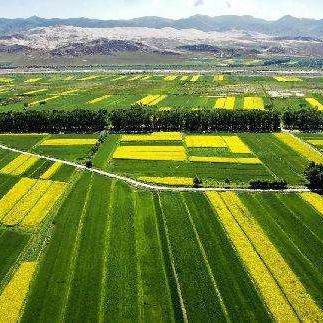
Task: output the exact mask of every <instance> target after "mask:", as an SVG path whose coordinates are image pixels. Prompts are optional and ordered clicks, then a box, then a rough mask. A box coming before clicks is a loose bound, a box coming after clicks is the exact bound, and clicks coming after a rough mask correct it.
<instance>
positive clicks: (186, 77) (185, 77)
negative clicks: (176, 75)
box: [180, 75, 189, 81]
mask: <svg viewBox="0 0 323 323" xmlns="http://www.w3.org/2000/svg"><path fill="white" fill-rule="evenodd" d="M188 78H189V76H188V75H184V76H182V77H181V78H180V81H187V80H188Z"/></svg>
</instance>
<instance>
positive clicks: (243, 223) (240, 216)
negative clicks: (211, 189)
mask: <svg viewBox="0 0 323 323" xmlns="http://www.w3.org/2000/svg"><path fill="white" fill-rule="evenodd" d="M220 195H221V197H222V198H223V201H224V202H225V203H226V205H227V207H228V209H229V210H230V212H231V214H232V216H233V217H234V219H235V221H236V222H237V223H238V224H239V226H240V227H241V228H242V229H243V231H244V233H245V234H246V235H247V237H248V238H249V240H250V242H251V243H252V244H253V246H254V248H255V249H256V250H257V252H258V254H259V255H260V256H261V258H262V260H263V261H264V263H265V264H266V266H267V267H268V268H269V270H270V271H271V274H272V275H273V276H274V277H275V279H276V281H277V282H278V283H279V285H280V288H281V289H282V290H283V291H284V293H285V295H286V297H287V299H288V301H289V302H290V304H291V305H292V306H293V308H294V310H295V311H296V313H297V315H298V317H299V318H300V319H301V321H308V322H309V321H312V322H314V321H317V322H320V321H322V320H323V311H322V310H321V309H320V308H319V307H318V306H317V305H316V303H315V302H314V300H313V299H312V298H311V296H310V295H309V294H308V292H307V290H306V289H305V287H304V286H303V284H302V283H301V281H300V280H299V278H298V277H297V275H296V274H295V273H294V272H293V271H292V269H291V268H290V267H289V265H288V264H287V262H286V261H285V259H284V258H283V257H282V256H281V254H280V253H279V251H278V250H277V249H276V247H275V245H274V244H273V243H272V242H271V241H270V240H269V238H268V237H267V235H266V234H265V232H264V231H263V230H262V228H261V227H260V225H259V224H258V223H257V221H256V220H255V219H254V218H253V217H252V215H251V214H250V212H249V210H248V209H247V208H246V207H245V206H244V204H243V203H242V202H241V200H240V198H239V197H238V195H237V194H236V193H234V192H224V193H220Z"/></svg>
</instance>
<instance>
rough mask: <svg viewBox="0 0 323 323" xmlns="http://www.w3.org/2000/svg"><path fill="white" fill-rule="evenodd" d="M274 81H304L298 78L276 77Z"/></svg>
mask: <svg viewBox="0 0 323 323" xmlns="http://www.w3.org/2000/svg"><path fill="white" fill-rule="evenodd" d="M274 79H275V80H276V81H278V82H300V81H301V80H302V79H300V78H299V77H296V76H275V77H274Z"/></svg>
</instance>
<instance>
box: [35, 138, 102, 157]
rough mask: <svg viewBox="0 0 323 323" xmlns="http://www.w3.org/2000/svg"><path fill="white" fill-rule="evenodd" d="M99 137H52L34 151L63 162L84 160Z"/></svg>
mask: <svg viewBox="0 0 323 323" xmlns="http://www.w3.org/2000/svg"><path fill="white" fill-rule="evenodd" d="M97 140H98V135H97V134H93V135H52V136H50V137H47V138H46V139H45V140H43V141H42V142H40V143H39V144H38V145H36V146H35V147H34V148H33V149H32V151H33V152H35V153H38V154H42V155H45V156H49V157H56V158H59V159H63V160H71V161H76V160H82V159H83V158H85V157H86V156H87V154H88V153H89V151H90V149H91V147H92V146H93V145H95V144H96V142H97Z"/></svg>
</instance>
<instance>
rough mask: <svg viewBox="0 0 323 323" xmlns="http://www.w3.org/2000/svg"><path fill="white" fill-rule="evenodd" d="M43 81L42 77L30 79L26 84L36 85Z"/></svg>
mask: <svg viewBox="0 0 323 323" xmlns="http://www.w3.org/2000/svg"><path fill="white" fill-rule="evenodd" d="M41 79H42V77H35V78H30V79H28V80H26V81H25V83H36V82H39V81H40V80H41Z"/></svg>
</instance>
